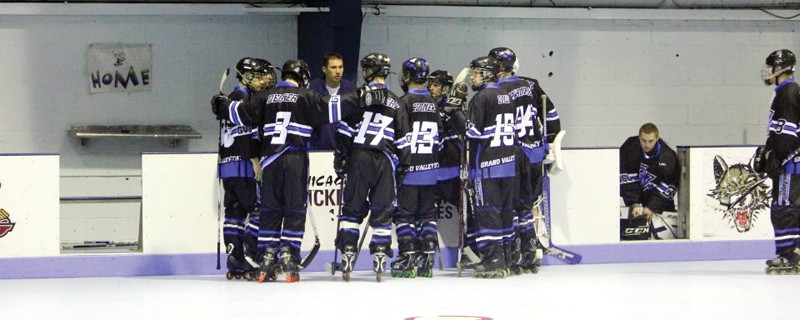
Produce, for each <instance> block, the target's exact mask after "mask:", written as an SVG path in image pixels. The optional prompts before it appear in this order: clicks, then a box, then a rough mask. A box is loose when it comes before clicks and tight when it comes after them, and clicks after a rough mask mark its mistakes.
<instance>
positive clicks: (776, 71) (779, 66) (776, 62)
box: [761, 49, 797, 85]
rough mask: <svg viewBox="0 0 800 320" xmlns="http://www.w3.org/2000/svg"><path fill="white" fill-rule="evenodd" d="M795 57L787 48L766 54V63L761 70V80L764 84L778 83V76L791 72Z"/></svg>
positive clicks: (795, 61)
mask: <svg viewBox="0 0 800 320" xmlns="http://www.w3.org/2000/svg"><path fill="white" fill-rule="evenodd" d="M796 63H797V58H796V57H795V56H794V53H793V52H791V51H789V50H788V49H781V50H775V51H773V52H772V53H770V54H769V56H767V61H766V65H765V66H764V69H762V70H761V80H764V84H765V85H776V84H778V76H780V75H782V74H784V73H786V74H793V73H794V66H795V64H796Z"/></svg>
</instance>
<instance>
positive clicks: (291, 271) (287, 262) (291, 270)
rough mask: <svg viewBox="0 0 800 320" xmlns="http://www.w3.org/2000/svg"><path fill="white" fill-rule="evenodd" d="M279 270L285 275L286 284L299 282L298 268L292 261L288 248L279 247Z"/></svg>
mask: <svg viewBox="0 0 800 320" xmlns="http://www.w3.org/2000/svg"><path fill="white" fill-rule="evenodd" d="M280 258H281V268H282V269H283V272H285V273H286V282H288V283H292V282H297V281H300V268H299V267H298V265H297V263H295V262H294V259H292V252H291V250H290V249H289V247H281V251H280Z"/></svg>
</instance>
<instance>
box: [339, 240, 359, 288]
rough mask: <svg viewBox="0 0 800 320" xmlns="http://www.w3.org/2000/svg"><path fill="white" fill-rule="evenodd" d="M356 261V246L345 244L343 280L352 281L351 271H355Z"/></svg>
mask: <svg viewBox="0 0 800 320" xmlns="http://www.w3.org/2000/svg"><path fill="white" fill-rule="evenodd" d="M355 262H356V247H354V246H344V249H342V264H341V268H342V280H344V281H345V282H349V281H350V273H351V272H353V267H354V266H353V264H354V263H355Z"/></svg>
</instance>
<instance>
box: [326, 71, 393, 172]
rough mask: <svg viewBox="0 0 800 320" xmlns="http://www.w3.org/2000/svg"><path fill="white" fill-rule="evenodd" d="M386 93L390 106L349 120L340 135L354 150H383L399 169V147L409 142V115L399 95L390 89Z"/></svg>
mask: <svg viewBox="0 0 800 320" xmlns="http://www.w3.org/2000/svg"><path fill="white" fill-rule="evenodd" d="M377 84H378V83H370V84H369V85H377ZM386 93H387V96H388V98H387V101H386V105H374V106H369V107H366V108H365V109H364V110H363V112H362V113H359V114H355V115H351V116H347V117H345V118H344V121H343V122H342V123H340V125H339V129H338V133H340V134H342V135H344V136H346V137H348V138H349V139H350V142H351V149H353V150H355V149H361V150H376V151H381V152H383V153H384V154H385V155H386V156H387V157H389V159H390V160H391V162H392V165H393V166H395V167H396V166H398V165H400V157H401V155H400V153H399V152H398V144H403V143H405V136H406V134H407V133H408V131H409V130H408V116H407V115H406V112H405V108H404V107H403V106H402V102H400V99H399V98H398V97H397V95H395V94H394V93H392V92H391V91H388V90H387V92H386Z"/></svg>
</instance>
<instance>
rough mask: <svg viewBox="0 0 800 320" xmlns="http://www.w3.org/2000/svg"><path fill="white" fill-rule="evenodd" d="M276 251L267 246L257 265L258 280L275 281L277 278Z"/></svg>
mask: <svg viewBox="0 0 800 320" xmlns="http://www.w3.org/2000/svg"><path fill="white" fill-rule="evenodd" d="M275 256H276V252H275V249H274V248H267V250H266V252H265V253H264V259H263V261H261V265H259V266H258V282H265V281H267V280H269V281H275V279H277V278H278V264H277V262H276V261H275V259H276V258H275Z"/></svg>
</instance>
